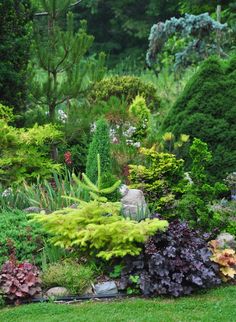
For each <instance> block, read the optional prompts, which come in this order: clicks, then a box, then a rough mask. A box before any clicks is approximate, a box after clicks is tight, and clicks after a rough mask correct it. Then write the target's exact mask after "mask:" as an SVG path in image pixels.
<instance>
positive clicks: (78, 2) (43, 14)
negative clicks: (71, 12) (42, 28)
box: [34, 0, 82, 17]
mask: <svg viewBox="0 0 236 322" xmlns="http://www.w3.org/2000/svg"><path fill="white" fill-rule="evenodd" d="M81 1H82V0H79V1H77V2H75V3H72V4H71V5H70V6H69V9H71V8H74V7H76V6H77V5H78V4H80V2H81ZM34 16H35V17H43V16H48V12H46V11H45V12H36V13H35V14H34Z"/></svg>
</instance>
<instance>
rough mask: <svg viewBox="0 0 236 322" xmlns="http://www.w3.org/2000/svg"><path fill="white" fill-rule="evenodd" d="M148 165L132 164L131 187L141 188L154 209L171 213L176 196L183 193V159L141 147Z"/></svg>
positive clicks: (130, 169) (130, 167) (130, 170)
mask: <svg viewBox="0 0 236 322" xmlns="http://www.w3.org/2000/svg"><path fill="white" fill-rule="evenodd" d="M140 152H141V154H142V155H144V156H145V162H146V165H144V166H143V165H130V166H129V172H130V174H129V180H130V183H131V184H130V187H131V188H134V189H141V190H142V191H143V192H144V195H145V197H146V199H147V201H148V203H149V205H150V207H151V208H152V209H155V210H156V211H158V212H161V213H163V212H166V213H167V214H169V215H170V214H171V212H172V211H173V207H174V204H175V200H176V198H177V199H178V198H179V196H181V194H182V193H183V188H184V184H185V181H184V179H183V178H184V172H183V164H184V161H183V160H178V159H177V158H176V157H175V156H174V155H173V154H169V153H159V152H156V151H155V149H154V148H151V149H144V148H142V149H140Z"/></svg>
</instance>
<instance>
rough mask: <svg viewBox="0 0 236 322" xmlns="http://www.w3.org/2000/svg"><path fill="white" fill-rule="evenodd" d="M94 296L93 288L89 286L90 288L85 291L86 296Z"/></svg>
mask: <svg viewBox="0 0 236 322" xmlns="http://www.w3.org/2000/svg"><path fill="white" fill-rule="evenodd" d="M92 294H93V289H92V286H89V287H88V288H86V290H85V291H84V295H92Z"/></svg>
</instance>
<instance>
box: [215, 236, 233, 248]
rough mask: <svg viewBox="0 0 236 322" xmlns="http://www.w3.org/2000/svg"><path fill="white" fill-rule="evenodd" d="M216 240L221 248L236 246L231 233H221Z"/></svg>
mask: <svg viewBox="0 0 236 322" xmlns="http://www.w3.org/2000/svg"><path fill="white" fill-rule="evenodd" d="M216 240H217V241H218V245H219V247H220V248H233V249H235V248H236V241H235V238H234V236H233V235H231V234H229V233H221V234H220V235H218V236H217V238H216Z"/></svg>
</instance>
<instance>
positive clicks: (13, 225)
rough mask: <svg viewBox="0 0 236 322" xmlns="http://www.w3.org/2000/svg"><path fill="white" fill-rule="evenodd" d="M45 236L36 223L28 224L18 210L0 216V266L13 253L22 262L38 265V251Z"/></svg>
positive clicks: (23, 214) (25, 217) (25, 216)
mask: <svg viewBox="0 0 236 322" xmlns="http://www.w3.org/2000/svg"><path fill="white" fill-rule="evenodd" d="M45 237H46V235H45V234H44V233H43V231H42V229H41V227H40V225H39V224H37V223H32V222H29V221H28V219H27V215H26V214H25V213H24V212H21V211H19V210H14V211H11V212H10V211H8V212H3V213H1V214H0V265H2V264H3V263H4V262H5V261H6V260H7V259H8V258H9V256H10V255H11V254H12V253H13V254H15V256H16V258H17V259H18V260H19V261H20V262H22V261H25V260H27V261H30V262H33V263H36V264H39V263H40V259H41V258H40V256H41V255H40V250H41V249H42V246H43V239H44V238H45Z"/></svg>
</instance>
